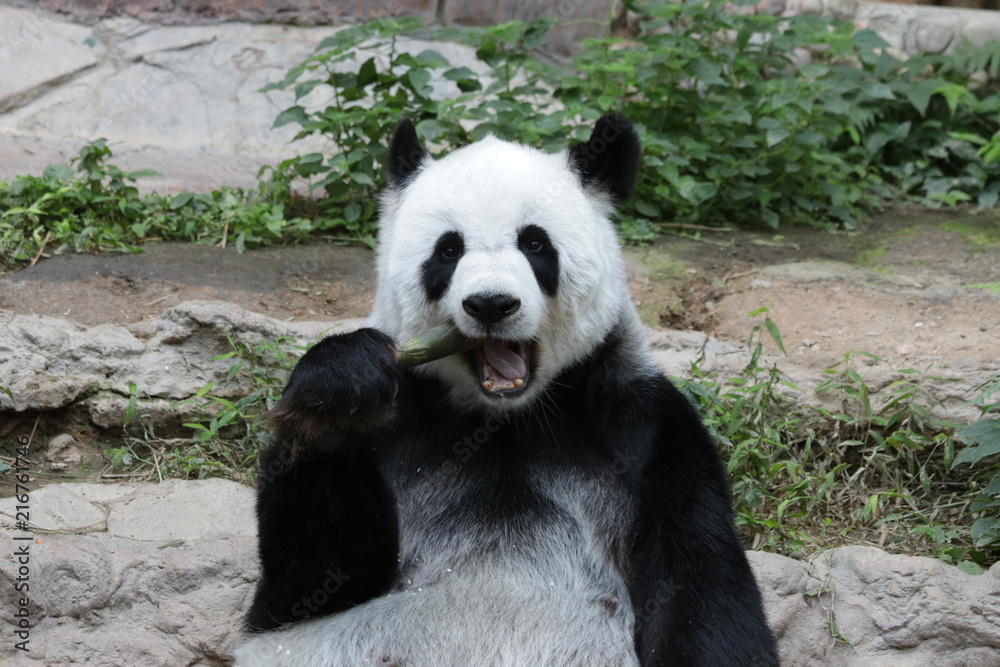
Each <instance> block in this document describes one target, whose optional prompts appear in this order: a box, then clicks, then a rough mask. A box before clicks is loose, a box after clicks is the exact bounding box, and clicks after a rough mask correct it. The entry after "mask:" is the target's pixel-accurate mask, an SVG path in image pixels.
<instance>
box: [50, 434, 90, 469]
mask: <svg viewBox="0 0 1000 667" xmlns="http://www.w3.org/2000/svg"><path fill="white" fill-rule="evenodd" d="M80 459H81V454H80V446H79V445H78V444H77V442H76V440H75V439H74V438H73V436H71V435H69V434H68V433H62V434H60V435H57V436H55V437H54V438H52V439H51V440H49V446H48V449H46V451H45V460H46V461H49V462H52V463H72V464H77V463H80Z"/></svg>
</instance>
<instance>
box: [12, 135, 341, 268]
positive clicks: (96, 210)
mask: <svg viewBox="0 0 1000 667" xmlns="http://www.w3.org/2000/svg"><path fill="white" fill-rule="evenodd" d="M111 158H112V152H111V149H110V148H109V147H108V146H107V141H106V140H105V139H98V140H96V141H93V142H90V143H88V144H87V145H85V146H84V147H83V148H82V149H81V150H80V154H79V156H78V157H76V158H73V160H71V162H70V164H71V165H73V166H75V167H76V171H74V170H73V169H72V168H71V167H70V166H66V165H60V164H56V165H52V166H50V167H48V168H47V169H46V170H45V171H44V173H43V174H42V176H41V177H36V176H21V177H19V178H17V179H15V180H14V182H13V183H11V184H10V185H6V184H3V183H0V270H3V269H5V268H13V267H14V266H15V265H17V264H18V263H22V262H25V261H30V260H32V259H33V258H37V256H38V255H39V254H40V253H41V252H42V250H43V249H44V248H46V247H47V246H54V247H55V252H56V253H59V252H64V251H68V250H72V251H77V252H84V251H93V250H119V251H134V250H135V244H138V243H141V242H143V241H146V240H151V239H156V240H168V241H189V242H193V243H211V244H222V245H225V244H226V243H227V242H229V243H232V244H233V245H235V246H236V248H237V249H238V250H241V251H242V249H243V247H244V246H249V245H258V244H263V243H267V242H270V241H277V240H281V241H285V242H288V241H293V242H294V241H303V240H305V239H306V238H307V237H308V236H309V235H310V234H312V233H315V232H316V231H319V230H322V229H325V227H323V225H321V224H319V225H317V224H314V223H313V222H312V221H310V220H307V219H305V218H291V219H289V218H287V217H286V216H285V209H286V205H287V204H289V203H290V200H289V199H288V197H289V195H288V189H287V184H283V185H285V186H286V187H284V188H281V189H280V190H279V188H277V187H275V181H274V179H268V180H262V182H261V185H260V187H259V189H258V192H257V193H253V194H248V193H245V192H243V191H241V190H238V189H235V188H223V189H222V190H216V191H213V192H211V193H208V194H195V193H192V192H182V193H181V194H179V195H176V196H161V195H157V194H148V195H145V196H140V194H139V190H138V188H136V186H135V182H136V181H137V180H138V179H140V178H143V177H146V176H151V175H155V174H156V172H153V171H150V170H142V171H134V172H125V171H122V170H121V169H120V168H118V167H116V166H115V165H113V164H111V163H110V162H109V160H110V159H111ZM279 192H280V195H279Z"/></svg>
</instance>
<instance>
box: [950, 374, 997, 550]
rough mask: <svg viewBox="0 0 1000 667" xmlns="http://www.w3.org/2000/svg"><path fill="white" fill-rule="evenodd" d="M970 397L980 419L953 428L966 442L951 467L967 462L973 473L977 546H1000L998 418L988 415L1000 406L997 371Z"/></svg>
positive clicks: (973, 528)
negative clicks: (997, 396) (975, 480)
mask: <svg viewBox="0 0 1000 667" xmlns="http://www.w3.org/2000/svg"><path fill="white" fill-rule="evenodd" d="M977 390H978V391H979V395H978V396H977V397H976V399H975V400H974V401H973V403H974V404H976V405H978V406H979V407H980V410H981V416H982V417H984V418H983V419H979V420H977V421H974V422H972V423H971V424H967V425H965V426H963V427H962V428H960V429H958V430H957V431H956V432H955V438H956V439H957V440H960V441H961V442H964V443H965V444H966V446H965V448H963V449H962V451H961V452H959V453H958V456H956V457H955V460H954V462H953V463H952V468H956V467H958V466H959V465H962V464H966V463H967V464H969V466H970V468H972V469H973V470H974V471H975V473H976V479H977V483H976V484H975V487H974V489H973V491H972V498H973V501H972V506H971V510H972V511H973V512H976V513H978V514H979V517H978V518H977V519H976V521H975V522H974V523H973V524H972V526H971V528H970V535H971V537H972V540H973V542H975V544H976V546H977V547H984V548H985V547H991V548H1000V457H998V456H997V455H998V454H1000V418H996V417H992V418H990V417H987V415H988V414H989V413H991V412H996V411H997V410H1000V400H998V398H995V397H994V395H996V394H1000V375H997V376H995V377H993V378H992V379H990V380H988V381H987V382H985V383H983V384H982V385H980V386H979V387H978V388H977Z"/></svg>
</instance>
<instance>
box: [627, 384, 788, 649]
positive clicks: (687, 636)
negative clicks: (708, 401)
mask: <svg viewBox="0 0 1000 667" xmlns="http://www.w3.org/2000/svg"><path fill="white" fill-rule="evenodd" d="M657 393H659V392H657ZM661 395H662V397H663V398H662V402H661V405H660V414H661V415H662V418H661V419H660V420H659V422H658V426H657V427H655V428H652V429H650V432H651V434H653V437H654V443H653V448H652V450H651V451H650V452H649V453H648V458H646V460H645V461H644V466H643V469H642V472H641V473H640V481H639V486H638V494H639V511H638V516H637V520H636V525H635V530H634V532H633V547H632V563H631V565H632V569H631V595H632V604H633V606H634V609H635V614H636V651H637V653H638V655H639V659H640V662H641V664H642V665H643V666H644V667H651V666H653V665H670V666H671V667H679V666H686V665H692V666H694V665H698V666H703V667H727V666H731V667H771V666H772V665H777V664H778V653H777V649H776V647H775V642H774V637H773V635H772V634H771V631H770V629H769V628H768V625H767V619H766V617H765V615H764V609H763V604H762V602H761V596H760V590H759V589H758V587H757V582H756V580H755V578H754V575H753V571H752V570H751V568H750V564H749V562H748V561H747V558H746V554H745V552H744V550H743V545H742V543H741V541H740V539H739V536H738V534H737V532H736V527H735V525H734V522H733V512H732V501H731V496H730V492H729V485H728V481H727V479H726V475H725V469H724V468H723V465H722V461H721V459H720V457H719V454H718V452H717V450H716V448H715V446H714V444H713V443H712V441H711V439H710V438H709V436H708V434H707V433H706V432H705V429H704V427H703V426H702V425H701V422H700V420H699V419H698V416H697V414H696V412H695V411H694V408H693V407H692V406H691V405H690V404H689V403H688V401H687V400H686V399H685V398H684V397H683V396H682V395H681V394H680V393H679V392H677V390H676V389H674V388H673V386H671V385H669V384H668V383H666V381H665V380H664V388H663V391H662V394H661Z"/></svg>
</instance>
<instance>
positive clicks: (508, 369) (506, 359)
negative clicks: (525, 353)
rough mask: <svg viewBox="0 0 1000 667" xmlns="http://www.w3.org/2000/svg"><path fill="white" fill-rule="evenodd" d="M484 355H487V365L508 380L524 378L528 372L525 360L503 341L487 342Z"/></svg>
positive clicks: (484, 346)
mask: <svg viewBox="0 0 1000 667" xmlns="http://www.w3.org/2000/svg"><path fill="white" fill-rule="evenodd" d="M483 354H484V355H486V361H487V363H489V365H490V366H492V367H493V368H494V369H495V370H496V372H498V373H500V375H502V376H504V377H505V378H507V379H508V380H516V379H517V378H523V377H524V375H525V374H526V373H527V372H528V368H527V366H525V364H524V358H523V357H522V356H521V355H519V354H518V353H517V352H515V351H514V350H512V349H510V348H509V347H507V344H506V343H504V342H502V341H498V340H488V341H486V342H485V343H484V344H483Z"/></svg>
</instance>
